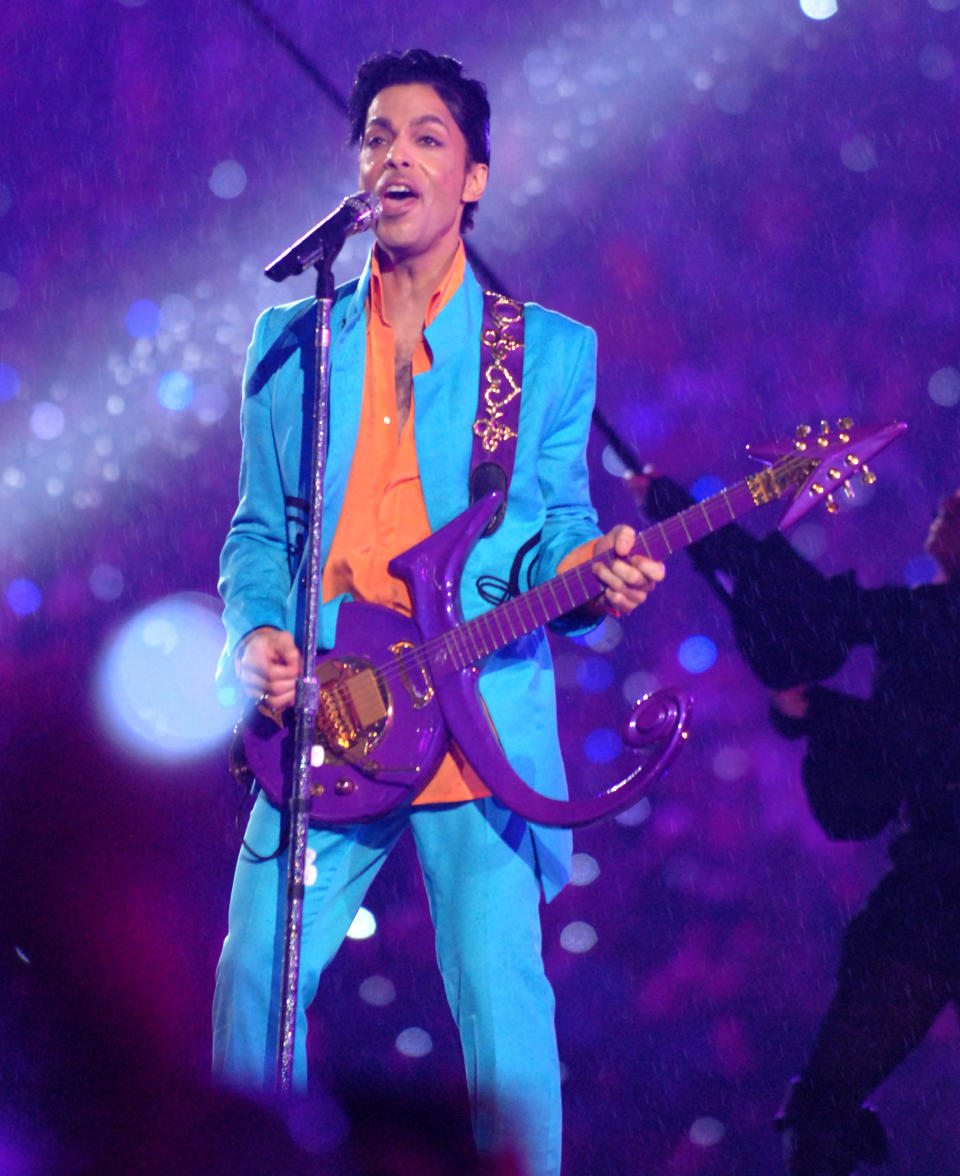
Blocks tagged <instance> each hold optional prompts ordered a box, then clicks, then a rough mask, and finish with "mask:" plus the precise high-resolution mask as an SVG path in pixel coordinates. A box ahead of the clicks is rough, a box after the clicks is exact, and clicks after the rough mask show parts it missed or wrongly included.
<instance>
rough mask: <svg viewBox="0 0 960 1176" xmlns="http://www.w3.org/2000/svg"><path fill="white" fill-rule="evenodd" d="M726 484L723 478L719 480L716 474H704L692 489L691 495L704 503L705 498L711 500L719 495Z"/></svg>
mask: <svg viewBox="0 0 960 1176" xmlns="http://www.w3.org/2000/svg"><path fill="white" fill-rule="evenodd" d="M723 486H724V483H723V479H722V478H718V477H717V476H716V474H704V475H703V476H702V477H700V478H697V480H696V481H695V482H694V483H693V485H692V486H691V487H690V493H691V494H692V495H693V497H694V498H695V499H696V500H697V502H703V500H704V499H705V498H710V497H711V496H712V495H714V494H719V493H720V491H721V490H722V489H723Z"/></svg>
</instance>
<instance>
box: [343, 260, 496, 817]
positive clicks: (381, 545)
mask: <svg viewBox="0 0 960 1176" xmlns="http://www.w3.org/2000/svg"><path fill="white" fill-rule="evenodd" d="M465 264H466V258H465V255H464V251H463V243H462V242H461V244H460V246H459V247H458V249H457V252H456V254H455V255H454V258H453V261H452V262H451V265H450V268H449V270H448V271H447V274H446V276H445V277H444V278H443V280H442V281H441V282H440V285H439V286H438V287H437V289H436V290H435V291H434V293H433V295H432V296H431V298H430V302H429V303H428V306H427V314H426V321H425V324H424V325H425V326H429V324H430V323H431V322H433V320H434V319H435V318H436V317H437V315H438V314H439V313H440V311H441V310H442V309H443V307H444V306H446V304H447V303H448V302H449V301H450V299H451V298H452V297H453V295H454V294H455V293H456V291H457V290H458V288H459V287H460V284H461V282H462V281H463V273H464V266H465ZM476 345H477V346H478V347H479V346H480V342H479V340H477V344H476ZM394 351H395V347H394V335H393V328H392V327H391V326H390V324H389V323H388V322H387V320H386V319H385V318H384V317H383V298H382V289H381V280H380V266H379V264H378V261H377V251H376V249H374V251H373V258H372V262H371V267H370V295H369V298H368V301H367V356H366V367H365V369H364V381H363V404H362V407H361V411H360V431H359V433H358V435H357V445H356V449H355V451H354V456H353V464H352V465H351V467H350V476H349V479H348V481H347V489H346V493H345V496H344V500H343V509H342V510H341V512H340V518H339V520H338V521H337V528H336V531H335V532H334V535H333V542H332V543H331V545H330V552H329V554H328V556H327V562H326V564H325V565H324V569H323V597H324V599H325V600H329V599H330V598H331V597H333V596H336V595H338V594H339V593H341V592H348V593H349V594H350V595H351V596H352V597H353V598H354V600H365V601H369V602H371V603H373V604H384V605H387V606H388V607H389V608H393V609H396V610H397V611H398V612H401V613H403V614H404V615H406V616H410V614H411V612H412V607H411V603H410V596H409V593H408V592H407V587H406V585H405V584H404V583H403V581H402V580H397V579H395V578H394V577H393V576H391V575H390V573H389V572H388V571H387V564H388V563H389V562H390V560H391V559H393V557H394V556H395V555H399V554H400V552H402V551H406V550H407V548H408V547H412V546H413V545H414V544H415V543H419V542H420V540H421V539H426V537H427V536H428V535H429V534H430V522H429V520H428V518H427V508H426V506H425V504H424V501H423V490H422V489H421V485H420V470H419V467H418V465H417V450H416V445H415V443H414V415H415V411H414V410H415V405H414V403H413V399H412V397H411V401H410V412H409V415H408V417H407V420H406V423H405V424H404V427H403V431H402V432H401V433H400V436H399V437H398V436H397V396H396V386H395V383H394ZM430 363H431V356H430V351H429V348H428V347H427V344H426V341H425V340H424V338H423V336H422V335H421V337H420V341H419V342H418V344H417V347H416V350H415V351H414V355H413V374H414V375H415V376H416V375H419V374H420V373H421V372H425V371H427V370H429V368H430ZM489 795H490V793H489V791H488V790H487V789H486V788H485V787H484V785H483V783H482V782H481V780H480V778H479V777H478V776H477V774H476V773H475V772H474V771H473V769H472V768H471V767H470V765H469V764H468V763H467V762H466V761H465V760H464V759H463V757H462V755H461V754H460V753H459V750H458V749H457V748H455V747H453V748H452V749H451V752H449V753H448V754H447V755H446V756H445V757H444V760H443V762H442V763H441V764H440V767H439V768H438V769H437V772H436V774H435V775H434V776H433V778H432V779H431V781H430V783H429V784H428V785H427V786H426V788H425V789H424V790H423V792H421V794H420V795H419V797H418V798H417V799H416V801H415V802H414V803H415V804H437V803H450V802H455V801H462V800H473V799H475V798H477V797H481V796H489Z"/></svg>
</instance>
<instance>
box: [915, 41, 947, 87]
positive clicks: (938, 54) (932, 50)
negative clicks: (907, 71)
mask: <svg viewBox="0 0 960 1176" xmlns="http://www.w3.org/2000/svg"><path fill="white" fill-rule="evenodd" d="M917 65H918V66H919V67H920V72H921V73H922V74H923V76H924V77H925V78H929V79H930V81H931V82H945V81H946V80H947V78H952V77H953V70H954V62H953V54H952V53H951V52H950V50H949V49H948V48H947V47H946V45H924V47H923V48H922V49H921V50H920V56H919V57H918V58H917Z"/></svg>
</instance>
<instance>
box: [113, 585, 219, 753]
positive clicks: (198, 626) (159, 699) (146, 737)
mask: <svg viewBox="0 0 960 1176" xmlns="http://www.w3.org/2000/svg"><path fill="white" fill-rule="evenodd" d="M222 645H223V629H222V626H221V624H220V606H219V602H218V601H216V600H215V599H214V598H213V597H210V596H204V595H202V594H201V593H197V592H188V593H179V594H177V595H175V596H168V597H165V598H164V599H163V600H158V601H156V602H155V603H154V604H151V605H148V606H147V607H146V608H144V609H142V610H141V611H140V612H138V613H135V614H134V615H133V616H132V617H130V618H129V619H128V620H127V621H126V622H125V623H124V624H123V625H122V626H121V627H120V628H119V630H117V632H116V633H114V634H113V636H112V637H111V638H110V639H109V640H108V641H107V643H106V644H105V646H104V649H103V651H102V653H101V655H100V660H99V664H98V667H97V671H96V677H95V691H96V701H97V707H98V710H99V713H100V718H101V722H102V724H103V727H104V730H105V731H106V732H107V734H108V735H109V736H110V738H111V739H113V740H114V742H115V743H117V744H118V745H120V746H122V747H125V748H126V749H127V750H128V751H131V752H132V753H134V754H136V755H140V756H142V757H144V758H148V759H158V760H163V761H167V762H173V761H177V760H184V759H189V758H192V757H195V756H199V755H203V754H205V753H206V752H208V751H210V750H211V749H212V748H213V747H215V746H216V745H217V744H219V743H221V742H222V741H223V740H224V739H225V738H226V737H227V735H228V734H229V732H230V729H231V728H232V726H233V723H234V721H235V719H236V712H235V711H227V710H224V708H223V707H222V706H221V705H220V703H219V702H218V700H217V696H216V691H215V687H214V680H213V679H214V671H215V669H216V665H217V658H218V657H219V654H220V649H221V647H222Z"/></svg>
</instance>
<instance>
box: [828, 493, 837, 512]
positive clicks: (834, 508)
mask: <svg viewBox="0 0 960 1176" xmlns="http://www.w3.org/2000/svg"><path fill="white" fill-rule="evenodd" d="M827 512H828V513H829V514H836V513H837V504H836V503H835V502H834V500H833V495H832V494H828V495H827Z"/></svg>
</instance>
